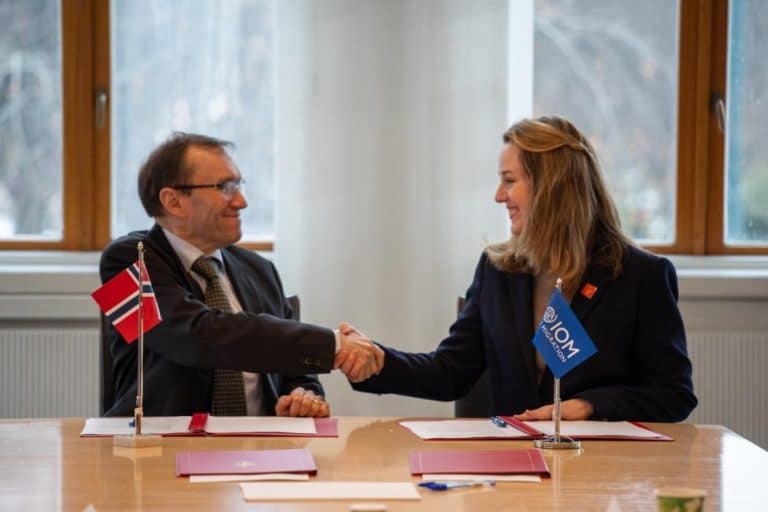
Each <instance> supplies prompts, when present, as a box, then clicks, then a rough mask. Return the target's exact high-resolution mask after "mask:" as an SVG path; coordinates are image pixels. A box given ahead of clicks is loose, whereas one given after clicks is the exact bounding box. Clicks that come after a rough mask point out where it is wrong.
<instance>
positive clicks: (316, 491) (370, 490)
mask: <svg viewBox="0 0 768 512" xmlns="http://www.w3.org/2000/svg"><path fill="white" fill-rule="evenodd" d="M240 488H241V489H242V491H243V497H244V498H245V499H246V501H278V500H291V501H293V500H361V499H363V500H366V499H369V500H376V499H381V500H420V499H421V495H420V494H419V492H418V491H417V490H416V487H415V486H414V485H413V483H411V482H257V483H244V484H240Z"/></svg>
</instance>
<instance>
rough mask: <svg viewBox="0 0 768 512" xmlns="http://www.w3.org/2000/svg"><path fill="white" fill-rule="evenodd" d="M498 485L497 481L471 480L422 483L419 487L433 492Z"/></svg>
mask: <svg viewBox="0 0 768 512" xmlns="http://www.w3.org/2000/svg"><path fill="white" fill-rule="evenodd" d="M493 485H496V481H495V480H469V481H459V482H421V483H420V484H419V487H426V488H427V489H429V490H432V491H447V490H448V489H456V488H458V487H480V486H493Z"/></svg>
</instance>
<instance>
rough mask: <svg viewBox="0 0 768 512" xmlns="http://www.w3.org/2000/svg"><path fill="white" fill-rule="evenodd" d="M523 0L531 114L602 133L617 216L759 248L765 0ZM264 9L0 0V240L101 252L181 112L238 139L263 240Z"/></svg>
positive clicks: (183, 124) (269, 5)
mask: <svg viewBox="0 0 768 512" xmlns="http://www.w3.org/2000/svg"><path fill="white" fill-rule="evenodd" d="M532 1H533V6H534V11H535V16H534V19H535V21H534V23H535V27H534V29H535V31H534V43H535V44H534V85H535V86H534V113H535V114H537V115H538V114H542V113H550V112H551V113H558V114H561V115H565V116H567V117H569V118H572V119H573V120H574V121H575V122H576V123H577V124H578V125H579V126H580V127H581V128H582V129H583V130H584V131H585V132H586V133H587V135H588V136H589V137H590V138H591V140H592V141H593V142H594V143H595V145H596V146H597V151H598V156H599V157H600V159H601V163H602V165H603V168H604V171H605V174H606V176H607V180H608V182H609V186H610V187H611V189H612V191H613V193H614V194H615V196H616V198H617V202H618V206H619V208H620V213H621V217H622V221H623V223H624V225H625V227H626V228H627V231H628V232H629V233H630V234H631V235H632V236H633V237H635V238H636V239H638V240H639V241H640V242H641V243H643V244H644V245H646V246H648V247H650V248H652V249H654V250H656V251H660V252H667V253H686V254H749V253H760V254H767V253H768V206H766V205H768V201H766V200H765V199H764V198H765V197H768V164H766V162H768V153H767V152H768V149H766V148H768V145H766V144H764V143H761V142H762V141H763V140H764V139H765V138H766V137H765V126H764V125H765V123H764V122H763V121H764V119H766V118H767V117H768V115H767V114H768V106H766V105H767V102H766V92H765V91H766V85H768V84H766V76H767V75H766V73H765V69H766V65H765V64H764V62H763V61H764V59H762V58H761V56H762V55H763V54H764V50H765V49H766V46H768V34H767V33H766V31H765V29H764V27H763V25H764V23H762V20H764V19H766V15H768V4H766V2H763V1H761V0H743V1H739V2H736V1H734V2H728V1H727V0H677V1H669V0H646V1H644V2H635V1H632V0H619V1H616V0H590V1H586V0H578V1H577V0H532ZM273 7H274V4H273V0H229V1H225V2H218V3H210V5H208V4H207V3H202V4H201V3H199V2H193V1H192V0H173V1H168V2H147V1H144V2H141V1H137V2H117V1H113V2H111V5H110V3H109V2H57V1H56V0H28V1H21V0H6V1H4V2H0V15H1V16H0V20H2V21H0V25H2V28H3V30H0V50H2V51H0V166H1V167H0V248H65V249H80V250H95V249H96V250H97V249H100V248H102V247H103V246H104V245H105V244H106V243H107V242H108V241H109V239H110V238H111V236H112V234H121V233H124V232H126V231H128V230H131V229H135V228H140V227H145V226H147V225H148V224H149V222H150V221H149V220H148V219H147V218H146V215H145V214H144V212H143V211H142V210H141V208H140V206H139V204H138V200H137V198H136V194H135V192H134V191H135V175H136V172H137V170H138V167H139V165H140V164H141V162H142V160H143V159H144V158H145V157H146V156H147V154H148V152H149V151H150V150H151V149H152V148H153V147H154V146H155V145H157V144H158V143H159V142H160V141H161V140H162V139H164V138H165V137H166V136H167V135H168V134H170V133H171V132H172V131H174V130H182V131H200V132H205V133H210V134H211V135H215V136H219V137H222V138H229V139H232V140H234V141H235V142H236V143H238V149H237V151H236V153H235V159H236V161H237V163H238V164H239V166H240V167H241V170H242V171H243V173H244V175H245V177H246V179H247V181H248V190H247V196H248V200H249V203H250V204H249V208H248V210H246V214H247V215H248V216H246V217H245V218H244V221H245V222H244V226H245V228H246V229H247V230H250V231H249V232H248V233H247V236H248V237H249V238H252V239H256V240H262V241H263V242H264V243H261V244H260V245H257V247H260V248H270V247H271V243H270V242H269V241H270V240H271V239H272V238H273V224H274V220H273V219H274V216H273V211H274V202H273V197H274V182H275V176H274V168H275V162H274V156H273V146H274V143H275V135H274V134H275V126H276V120H275V117H274V104H275V93H274V90H275V87H274V72H273V68H272V66H273V59H272V58H271V56H272V54H273V40H274V34H272V32H271V31H272V27H273V23H272V19H273V13H272V9H273ZM110 8H111V12H110ZM514 8H515V7H514V2H510V9H514ZM8 20H13V23H10V21H8ZM30 34H37V37H31V36H30ZM40 34H43V35H42V36H40ZM20 55H21V57H19V56H20ZM500 107H501V106H500ZM424 143H425V144H428V143H429V141H428V140H426V139H425V141H424ZM257 194H258V195H257Z"/></svg>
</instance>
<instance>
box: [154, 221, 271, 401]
mask: <svg viewBox="0 0 768 512" xmlns="http://www.w3.org/2000/svg"><path fill="white" fill-rule="evenodd" d="M163 233H165V237H166V238H167V239H168V243H170V244H171V247H172V248H173V250H174V252H176V255H177V256H178V257H179V260H180V261H181V264H182V265H183V266H184V271H185V272H187V274H189V275H190V276H191V277H192V279H194V280H195V282H197V284H199V285H200V288H201V289H202V290H203V293H205V289H206V287H207V285H206V282H205V279H204V278H203V277H202V276H201V275H199V274H198V273H197V272H195V271H194V270H192V264H193V263H194V262H195V261H196V260H197V259H198V258H199V257H201V256H205V257H211V258H215V259H217V260H218V261H219V263H220V265H219V279H220V280H221V286H222V288H223V289H224V294H225V295H226V296H227V299H228V300H229V305H230V307H231V308H232V311H233V312H235V313H242V312H243V307H242V306H241V305H240V301H239V300H237V295H235V290H234V288H232V282H231V281H230V280H229V276H228V275H227V273H226V271H222V270H223V269H225V266H224V260H223V258H222V257H221V251H220V250H219V249H216V250H215V251H213V252H212V253H211V254H204V253H203V251H201V250H200V249H198V248H197V247H195V246H194V245H192V244H190V243H189V242H187V241H186V240H182V239H181V238H179V237H178V236H176V235H174V234H173V233H171V232H170V231H168V230H167V229H165V228H163ZM243 382H244V384H245V403H246V410H247V411H248V415H249V416H262V415H263V414H264V410H263V407H264V405H263V402H264V397H263V390H262V389H261V378H260V376H259V374H258V373H252V372H243Z"/></svg>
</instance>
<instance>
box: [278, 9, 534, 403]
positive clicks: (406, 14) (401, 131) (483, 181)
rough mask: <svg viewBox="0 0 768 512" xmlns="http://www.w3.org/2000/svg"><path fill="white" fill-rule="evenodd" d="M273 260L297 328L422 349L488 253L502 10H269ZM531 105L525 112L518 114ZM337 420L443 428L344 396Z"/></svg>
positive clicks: (495, 234) (501, 81) (494, 209)
mask: <svg viewBox="0 0 768 512" xmlns="http://www.w3.org/2000/svg"><path fill="white" fill-rule="evenodd" d="M277 6H278V13H277V16H278V30H277V33H278V34H280V36H279V40H278V45H277V47H278V66H277V68H278V73H277V75H278V82H277V91H278V94H277V98H278V111H277V119H278V141H279V144H278V147H277V166H278V169H277V175H278V176H279V181H278V187H277V188H278V190H279V193H278V194H279V195H278V201H277V204H278V210H277V230H276V231H277V235H276V239H277V244H276V255H275V256H276V261H277V264H278V268H279V269H280V272H281V275H282V277H283V280H284V284H285V286H286V289H288V290H291V291H295V292H297V293H299V295H300V297H301V301H302V317H303V319H304V320H306V321H312V322H316V323H320V324H325V325H332V326H335V325H336V324H337V323H338V322H339V321H340V320H347V321H350V322H352V323H353V324H355V325H356V326H358V327H359V328H360V329H362V330H363V331H365V332H366V333H367V334H368V335H370V336H372V337H373V338H375V339H377V340H382V341H383V342H385V343H388V344H392V345H396V346H400V347H406V348H408V349H411V350H419V351H421V350H428V349H430V348H432V347H434V346H435V344H436V343H437V341H439V340H440V338H441V337H442V336H443V335H444V334H445V333H446V332H447V327H448V325H449V323H450V321H451V319H452V318H453V317H455V314H456V311H455V298H456V297H457V296H458V295H460V294H463V293H464V291H465V288H466V286H467V285H468V284H469V282H470V280H471V277H472V273H473V269H474V266H475V264H476V262H477V259H478V258H479V256H480V253H481V251H482V249H483V247H484V246H485V245H486V244H487V242H488V241H494V240H501V239H503V238H504V236H505V233H506V230H507V228H506V221H505V215H504V211H503V208H501V207H499V206H498V205H496V204H494V202H493V194H494V190H495V186H496V183H497V179H498V178H497V175H496V172H497V168H498V167H497V154H498V150H499V148H500V143H501V134H502V133H503V131H504V129H505V128H506V124H507V110H506V105H507V90H506V87H507V69H506V66H507V51H506V45H507V30H508V27H507V2H506V1H505V0H493V1H483V2H465V1H461V0H455V1H446V0H422V1H419V2H412V1H386V2H382V1H378V0H330V1H327V0H326V1H323V2H313V1H299V0H295V1H282V2H278V3H277ZM528 104H530V102H528ZM323 382H324V384H325V385H326V387H327V388H328V393H329V395H331V396H344V399H343V400H337V401H335V403H334V412H335V413H338V414H390V413H391V414H450V413H451V411H452V406H451V405H446V404H438V403H434V402H421V401H419V402H417V401H414V400H407V399H403V398H381V399H372V398H371V396H367V395H362V394H356V393H348V392H347V390H349V385H348V383H347V382H346V381H345V380H344V379H343V378H341V377H338V376H331V377H328V378H323Z"/></svg>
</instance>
